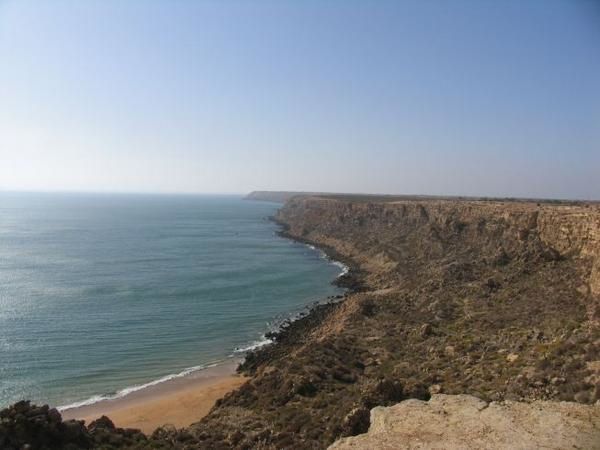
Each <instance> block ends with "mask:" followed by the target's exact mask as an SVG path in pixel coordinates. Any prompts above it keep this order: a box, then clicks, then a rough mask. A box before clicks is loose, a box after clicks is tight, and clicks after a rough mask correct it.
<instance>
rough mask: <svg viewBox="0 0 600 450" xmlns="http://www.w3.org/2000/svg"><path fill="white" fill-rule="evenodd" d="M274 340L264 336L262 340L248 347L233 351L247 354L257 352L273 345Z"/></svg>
mask: <svg viewBox="0 0 600 450" xmlns="http://www.w3.org/2000/svg"><path fill="white" fill-rule="evenodd" d="M272 343H273V340H272V339H268V338H267V337H266V336H262V337H261V339H260V340H258V341H255V342H253V343H252V344H250V345H248V346H247V347H241V348H239V347H238V348H236V349H234V350H233V353H246V352H249V351H252V350H256V349H257V348H261V347H264V346H265V345H269V344H272Z"/></svg>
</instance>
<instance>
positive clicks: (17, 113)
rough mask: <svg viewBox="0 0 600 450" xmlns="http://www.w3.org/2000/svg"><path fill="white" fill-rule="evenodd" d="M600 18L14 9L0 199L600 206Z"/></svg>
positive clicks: (320, 8)
mask: <svg viewBox="0 0 600 450" xmlns="http://www.w3.org/2000/svg"><path fill="white" fill-rule="evenodd" d="M599 55H600V7H599V6H598V5H597V4H594V3H593V2H588V1H584V0H581V1H566V0H565V1H561V0H551V1H541V0H538V1H535V0H532V1H529V2H518V1H506V2H485V1H475V0H463V1H456V2H452V3H447V2H442V1H431V2H422V1H404V2H391V1H381V2H377V3H376V4H373V3H370V2H360V1H331V2H327V3H323V2H317V1H305V2H292V1H254V2H244V1H229V2H221V1H199V2H185V1H164V0H155V1H151V2H141V1H136V0H131V1H124V2H122V1H116V0H108V1H99V0H93V1H86V2H77V1H73V0H58V1H54V2H42V1H33V0H30V1H13V0H4V1H2V0H0V61H2V63H0V69H1V70H0V99H1V101H0V191H31V192H40V191H44V192H46V191H48V192H85V193H141V194H143V193H158V194H160V193H165V194H176V193H181V194H236V195H240V194H245V193H248V192H250V191H253V190H281V191H318V192H332V193H342V192H347V193H366V194H396V195H449V196H489V197H520V198H557V199H579V200H600V181H599V179H600V177H599V176H598V173H599V169H600V58H599V57H598V56H599Z"/></svg>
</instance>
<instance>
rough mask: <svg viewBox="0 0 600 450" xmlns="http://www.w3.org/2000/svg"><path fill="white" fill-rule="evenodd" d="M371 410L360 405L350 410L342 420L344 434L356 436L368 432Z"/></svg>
mask: <svg viewBox="0 0 600 450" xmlns="http://www.w3.org/2000/svg"><path fill="white" fill-rule="evenodd" d="M369 417H370V411H369V409H368V408H365V407H364V406H363V407H358V408H354V409H353V410H352V411H350V412H349V413H348V414H347V415H346V417H344V421H343V422H342V436H356V435H357V434H361V433H366V432H367V430H368V429H369Z"/></svg>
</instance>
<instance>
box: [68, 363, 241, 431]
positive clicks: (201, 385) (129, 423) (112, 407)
mask: <svg viewBox="0 0 600 450" xmlns="http://www.w3.org/2000/svg"><path fill="white" fill-rule="evenodd" d="M236 365H237V362H230V363H227V364H223V365H220V366H217V367H213V368H210V369H205V370H202V371H198V372H195V373H193V374H190V375H188V376H185V377H182V378H177V379H174V380H170V381H167V382H165V383H161V384H158V385H155V386H151V387H149V388H146V389H143V390H140V391H137V392H133V393H131V394H129V395H127V396H125V397H123V398H119V399H114V400H103V401H101V402H98V403H95V404H93V405H89V406H82V407H79V408H71V409H67V410H64V411H62V416H63V419H80V420H85V422H86V423H88V424H89V423H90V422H91V421H92V420H94V419H97V418H98V417H100V416H102V415H106V416H108V417H110V418H111V420H112V421H113V422H114V423H115V425H116V426H118V427H123V428H139V429H140V430H142V431H143V432H144V433H146V434H151V433H152V432H153V431H154V430H155V429H156V428H158V427H159V426H161V425H165V424H171V425H174V426H175V427H177V428H181V427H186V426H188V425H190V424H192V423H194V422H197V421H198V420H200V419H201V418H202V417H204V416H205V415H206V414H208V412H209V411H210V409H211V408H212V407H213V405H214V404H215V402H216V401H217V400H218V399H219V398H221V397H223V396H224V395H225V394H227V393H228V392H230V391H232V390H234V389H236V388H237V387H239V386H241V385H242V384H243V383H244V382H245V380H246V379H245V378H244V377H242V376H240V375H236V374H235V367H236Z"/></svg>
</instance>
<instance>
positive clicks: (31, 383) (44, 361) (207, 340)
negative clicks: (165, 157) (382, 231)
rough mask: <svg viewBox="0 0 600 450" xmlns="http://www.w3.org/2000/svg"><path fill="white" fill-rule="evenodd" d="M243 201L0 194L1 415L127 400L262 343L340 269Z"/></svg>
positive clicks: (267, 208)
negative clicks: (26, 408)
mask: <svg viewBox="0 0 600 450" xmlns="http://www.w3.org/2000/svg"><path fill="white" fill-rule="evenodd" d="M278 207H279V205H277V204H274V203H267V202H258V201H246V200H243V199H242V197H241V196H200V195H198V196H194V195H133V194H110V195H109V194H66V193H10V192H3V193H0V407H4V406H7V405H8V404H10V403H12V402H15V401H17V400H21V399H30V400H33V401H35V402H37V403H50V404H52V405H56V406H61V405H62V406H65V405H72V404H82V403H83V404H87V403H92V402H94V401H97V400H99V399H101V398H106V397H111V396H115V395H117V396H119V395H125V394H126V393H127V392H130V391H131V390H135V389H138V388H139V387H140V386H145V385H148V384H155V383H159V382H162V381H164V380H168V379H169V378H172V377H173V376H178V375H181V374H185V373H188V372H190V371H193V370H200V369H202V368H203V367H207V366H210V365H212V364H215V363H219V362H221V361H225V360H227V359H228V358H231V357H232V355H235V354H236V351H239V350H242V349H244V348H248V347H251V346H253V345H260V344H261V343H262V342H264V339H263V338H262V336H263V334H264V333H265V332H266V331H269V330H270V329H272V328H274V327H276V326H277V324H278V323H281V321H282V320H284V319H285V318H287V317H289V316H291V315H293V314H296V313H298V312H299V311H301V310H302V309H303V308H304V307H306V305H308V304H310V303H312V302H315V301H320V300H323V299H324V298H326V297H327V296H330V295H335V294H339V293H340V291H339V289H338V288H336V287H334V286H333V285H332V284H331V281H332V280H333V279H335V277H336V276H338V275H339V274H340V271H343V270H344V268H343V267H339V266H336V265H335V262H333V261H328V260H327V259H326V258H323V255H322V254H321V253H320V252H319V251H317V250H315V249H312V248H310V247H308V246H305V245H302V244H299V243H295V242H292V241H290V240H287V239H284V238H281V237H279V236H278V235H277V233H276V231H277V226H276V225H275V224H274V223H273V222H271V221H269V220H267V218H268V216H270V215H272V214H274V213H275V212H276V209H277V208H278Z"/></svg>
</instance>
